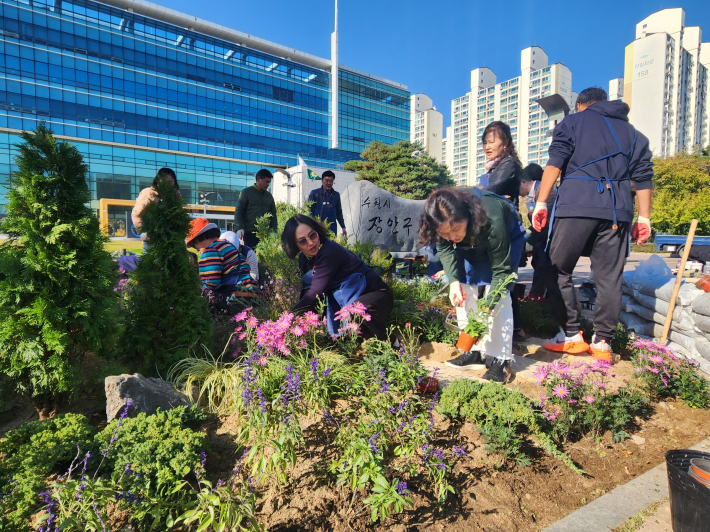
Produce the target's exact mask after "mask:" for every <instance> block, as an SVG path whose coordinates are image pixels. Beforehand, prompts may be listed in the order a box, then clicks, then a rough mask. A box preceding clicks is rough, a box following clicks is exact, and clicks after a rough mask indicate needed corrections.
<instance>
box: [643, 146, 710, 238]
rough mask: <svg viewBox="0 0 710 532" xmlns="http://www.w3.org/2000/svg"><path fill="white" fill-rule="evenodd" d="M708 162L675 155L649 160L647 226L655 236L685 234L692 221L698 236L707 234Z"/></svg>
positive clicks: (709, 221)
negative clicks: (650, 182)
mask: <svg viewBox="0 0 710 532" xmlns="http://www.w3.org/2000/svg"><path fill="white" fill-rule="evenodd" d="M709 167H710V159H708V158H707V157H701V156H699V155H688V154H685V153H683V154H678V155H675V156H674V157H666V158H663V159H654V160H653V171H654V174H655V175H654V178H653V184H654V189H655V190H654V192H653V209H652V210H651V223H652V225H653V229H654V230H655V231H656V232H659V233H671V234H674V235H685V234H687V233H688V231H689V230H690V223H691V221H692V220H693V218H697V219H698V222H699V223H698V234H700V235H710V175H708V168H709Z"/></svg>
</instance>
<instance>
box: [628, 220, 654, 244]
mask: <svg viewBox="0 0 710 532" xmlns="http://www.w3.org/2000/svg"><path fill="white" fill-rule="evenodd" d="M650 236H651V220H649V219H648V218H644V217H643V216H639V217H638V220H636V223H635V224H634V226H633V227H632V228H631V239H632V240H636V243H637V244H643V243H644V242H646V240H648V239H649V238H650Z"/></svg>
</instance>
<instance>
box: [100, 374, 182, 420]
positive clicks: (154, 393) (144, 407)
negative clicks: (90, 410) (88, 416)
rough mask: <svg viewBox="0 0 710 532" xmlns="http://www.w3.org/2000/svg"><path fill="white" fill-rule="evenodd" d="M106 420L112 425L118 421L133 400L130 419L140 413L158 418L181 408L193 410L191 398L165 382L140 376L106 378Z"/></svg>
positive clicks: (129, 411)
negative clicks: (164, 412) (160, 414)
mask: <svg viewBox="0 0 710 532" xmlns="http://www.w3.org/2000/svg"><path fill="white" fill-rule="evenodd" d="M104 388H105V390H106V418H107V419H108V421H111V420H112V419H114V418H116V417H118V416H119V415H120V414H121V412H122V411H123V409H124V408H125V407H126V404H127V403H128V401H129V400H131V401H132V404H131V407H130V408H129V410H128V415H129V416H135V415H136V414H137V413H138V412H145V413H146V414H148V415H150V414H154V413H155V411H156V410H157V409H158V407H160V409H161V410H170V409H172V408H175V407H177V406H182V405H185V406H189V405H190V401H189V400H188V398H187V396H186V395H185V394H183V393H181V392H179V391H178V390H176V389H175V388H174V387H173V386H172V385H171V384H168V383H167V382H165V381H164V380H161V379H154V378H149V377H144V376H143V375H141V374H140V373H136V374H134V375H126V374H124V375H117V376H114V377H106V380H105V381H104Z"/></svg>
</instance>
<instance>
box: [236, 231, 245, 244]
mask: <svg viewBox="0 0 710 532" xmlns="http://www.w3.org/2000/svg"><path fill="white" fill-rule="evenodd" d="M237 238H238V239H239V240H241V241H242V242H243V241H244V229H239V230H237Z"/></svg>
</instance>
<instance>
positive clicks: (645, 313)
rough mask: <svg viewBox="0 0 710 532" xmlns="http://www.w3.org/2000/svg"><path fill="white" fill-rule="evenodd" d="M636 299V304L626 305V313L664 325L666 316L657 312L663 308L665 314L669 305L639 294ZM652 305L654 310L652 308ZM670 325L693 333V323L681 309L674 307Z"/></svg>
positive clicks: (686, 312) (688, 315)
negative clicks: (654, 306)
mask: <svg viewBox="0 0 710 532" xmlns="http://www.w3.org/2000/svg"><path fill="white" fill-rule="evenodd" d="M636 297H637V298H639V299H638V300H637V301H638V302H636V303H632V304H630V305H627V307H626V311H627V312H631V313H634V314H637V315H638V316H640V317H642V318H644V319H646V320H649V321H653V322H655V323H660V324H661V325H663V324H665V323H666V314H665V313H661V312H660V311H659V310H660V309H661V308H663V309H664V310H665V312H668V306H669V303H666V302H665V301H663V300H661V299H657V298H654V297H650V296H644V295H643V294H639V295H638V296H636ZM639 303H644V304H639ZM654 304H655V305H656V309H654V308H653V305H654ZM649 307H650V308H649ZM671 323H672V326H673V327H675V328H676V329H678V330H681V331H693V321H692V320H691V319H690V314H689V313H688V311H686V310H685V309H683V308H681V307H676V308H675V309H674V310H673V321H672V322H671Z"/></svg>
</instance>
